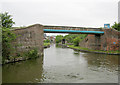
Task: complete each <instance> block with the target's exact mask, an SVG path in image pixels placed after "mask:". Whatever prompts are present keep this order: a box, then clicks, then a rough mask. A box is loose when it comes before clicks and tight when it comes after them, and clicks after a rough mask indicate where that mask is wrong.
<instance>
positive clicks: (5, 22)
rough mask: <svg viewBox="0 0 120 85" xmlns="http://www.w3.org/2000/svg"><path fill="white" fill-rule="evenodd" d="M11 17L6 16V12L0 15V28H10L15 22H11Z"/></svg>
mask: <svg viewBox="0 0 120 85" xmlns="http://www.w3.org/2000/svg"><path fill="white" fill-rule="evenodd" d="M11 17H12V16H11V15H8V12H5V13H0V18H1V25H0V26H1V27H4V28H11V27H12V26H13V24H15V22H13V20H12V18H11Z"/></svg>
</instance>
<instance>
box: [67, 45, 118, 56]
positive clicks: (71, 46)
mask: <svg viewBox="0 0 120 85" xmlns="http://www.w3.org/2000/svg"><path fill="white" fill-rule="evenodd" d="M67 46H69V47H70V48H74V49H78V50H85V51H89V52H99V53H112V54H120V51H103V50H92V49H89V48H84V47H79V46H74V45H67Z"/></svg>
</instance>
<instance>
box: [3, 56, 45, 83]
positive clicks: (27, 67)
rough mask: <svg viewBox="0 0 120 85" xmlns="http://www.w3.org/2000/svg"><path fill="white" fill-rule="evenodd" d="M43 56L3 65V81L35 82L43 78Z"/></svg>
mask: <svg viewBox="0 0 120 85" xmlns="http://www.w3.org/2000/svg"><path fill="white" fill-rule="evenodd" d="M42 73H43V58H38V59H33V60H28V61H22V62H19V63H14V64H7V65H4V66H3V69H2V74H3V83H6V82H7V83H11V82H12V83H16V82H17V83H22V82H24V83H27V82H28V83H31V82H32V83H35V82H40V81H41V80H40V79H41V78H43V76H44V75H42Z"/></svg>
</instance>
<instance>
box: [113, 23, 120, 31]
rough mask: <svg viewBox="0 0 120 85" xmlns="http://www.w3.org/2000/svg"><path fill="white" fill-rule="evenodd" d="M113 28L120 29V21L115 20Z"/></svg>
mask: <svg viewBox="0 0 120 85" xmlns="http://www.w3.org/2000/svg"><path fill="white" fill-rule="evenodd" d="M112 28H114V29H116V30H118V31H120V23H117V22H115V23H114V25H113V26H112Z"/></svg>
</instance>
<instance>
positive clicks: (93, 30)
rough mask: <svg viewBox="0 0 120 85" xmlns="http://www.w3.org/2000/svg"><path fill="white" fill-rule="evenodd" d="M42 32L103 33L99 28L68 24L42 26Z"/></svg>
mask: <svg viewBox="0 0 120 85" xmlns="http://www.w3.org/2000/svg"><path fill="white" fill-rule="evenodd" d="M43 30H44V33H70V34H104V31H102V30H101V29H100V28H85V27H70V26H44V29H43Z"/></svg>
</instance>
